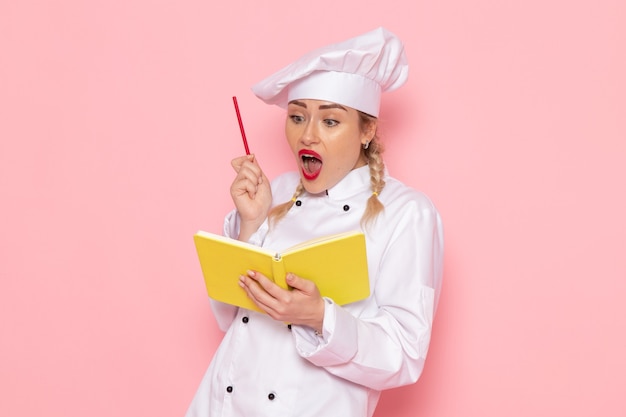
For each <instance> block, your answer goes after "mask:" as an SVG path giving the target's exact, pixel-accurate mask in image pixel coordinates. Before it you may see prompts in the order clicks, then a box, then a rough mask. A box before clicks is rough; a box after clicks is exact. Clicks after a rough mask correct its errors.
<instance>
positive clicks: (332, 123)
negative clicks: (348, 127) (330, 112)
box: [324, 119, 339, 127]
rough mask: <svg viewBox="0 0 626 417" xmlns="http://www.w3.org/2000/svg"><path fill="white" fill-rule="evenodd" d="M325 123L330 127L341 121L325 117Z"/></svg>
mask: <svg viewBox="0 0 626 417" xmlns="http://www.w3.org/2000/svg"><path fill="white" fill-rule="evenodd" d="M324 124H325V125H326V126H328V127H334V126H337V125H338V124H339V122H338V121H337V120H333V119H324Z"/></svg>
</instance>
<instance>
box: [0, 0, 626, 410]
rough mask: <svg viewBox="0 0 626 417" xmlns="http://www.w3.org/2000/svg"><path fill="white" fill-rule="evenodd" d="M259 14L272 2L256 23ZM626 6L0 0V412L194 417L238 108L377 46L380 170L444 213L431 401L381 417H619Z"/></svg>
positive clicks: (215, 336)
mask: <svg viewBox="0 0 626 417" xmlns="http://www.w3.org/2000/svg"><path fill="white" fill-rule="evenodd" d="M266 3H267V4H266ZM625 22H626V2H624V1H623V0H593V1H592V0H584V1H576V0H574V1H571V0H560V1H558V0H551V1H545V0H515V1H514V0H509V1H486V0H477V1H461V0H441V1H436V2H435V1H426V0H416V1H409V0H403V1H397V0H385V1H382V2H381V1H369V0H358V1H354V0H348V1H336V0H317V1H312V2H304V1H297V0H290V1H286V0H277V1H273V2H262V1H258V0H255V1H252V0H247V1H243V2H237V1H234V2H230V3H228V2H210V1H199V0H183V1H173V0H158V1H148V0H132V1H121V0H113V1H111V0H109V1H105V0H96V1H88V2H87V1H78V0H74V1H68V0H66V1H44V0H20V1H11V0H2V2H1V3H0V203H1V204H0V210H1V216H0V415H2V416H35V415H46V416H51V417H57V416H58V417H61V416H62V417H68V416H69V417H74V416H76V417H78V416H86V415H89V416H92V417H99V416H131V415H133V416H162V417H172V416H182V415H183V413H184V412H185V410H186V408H187V406H188V404H189V402H190V400H191V397H192V395H193V393H194V392H195V390H196V387H197V385H198V383H199V381H200V378H201V375H202V374H203V372H204V371H205V368H206V366H207V364H208V362H209V360H210V358H211V355H212V353H213V352H214V350H215V348H216V346H217V344H218V343H219V340H220V338H221V334H220V332H219V331H218V330H217V328H216V325H215V323H214V320H213V318H212V316H211V313H210V311H209V305H208V302H207V298H206V294H205V290H204V287H203V282H202V278H201V276H200V270H199V265H198V263H197V259H196V254H195V249H194V247H193V243H192V238H191V236H192V234H193V233H194V232H195V231H196V230H197V229H205V230H209V231H218V232H219V231H220V230H221V223H222V218H223V215H224V214H225V213H226V212H227V211H228V210H229V209H230V207H231V202H230V198H229V194H228V187H229V184H230V181H231V178H232V172H231V168H230V165H229V162H230V159H231V158H233V157H235V156H237V155H239V154H241V153H242V152H243V145H242V144H241V140H240V135H239V128H238V125H237V122H236V118H235V113H234V110H233V106H232V100H231V97H232V96H233V95H236V96H237V97H238V99H239V105H240V108H241V111H242V113H243V117H244V121H245V126H246V131H247V134H248V138H249V142H250V147H251V148H252V151H253V152H255V153H256V154H257V156H258V158H259V160H260V161H261V163H263V165H264V167H265V169H266V172H267V174H268V175H269V176H270V177H273V176H275V175H276V174H277V173H279V172H281V171H283V170H285V169H290V168H291V164H292V160H291V157H290V156H289V154H288V152H287V147H286V145H285V144H284V143H283V138H282V137H283V132H282V122H283V113H282V111H281V110H280V109H278V108H274V107H268V106H266V105H264V104H263V103H262V102H260V101H259V100H258V99H256V98H255V97H254V96H253V95H252V93H251V92H250V89H249V87H250V86H251V85H252V84H253V83H254V82H256V81H258V80H260V79H261V78H263V77H264V76H266V75H269V74H270V73H272V72H273V71H274V70H276V69H278V68H279V67H280V66H282V65H283V64H286V63H287V62H289V61H291V60H292V59H295V58H297V57H298V56H299V55H300V54H301V53H303V52H305V51H308V50H309V49H311V48H314V47H317V46H321V45H323V44H325V43H327V42H331V41H338V40H343V39H344V38H347V37H350V36H353V35H356V34H358V33H361V32H365V31H367V30H370V29H373V28H374V27H376V26H379V25H383V26H386V27H387V28H388V29H390V30H392V31H394V32H396V33H397V34H398V35H399V36H400V37H401V38H402V39H403V40H404V41H405V44H406V49H407V52H408V57H409V60H410V63H411V65H412V68H411V75H410V80H409V82H408V83H407V84H406V86H405V87H403V88H402V89H401V90H399V91H397V92H393V93H389V94H388V95H387V96H385V98H384V101H383V113H382V115H381V123H382V129H383V135H384V138H385V142H386V144H387V148H388V152H387V153H386V161H387V163H388V166H389V169H390V171H391V173H392V174H393V175H394V176H396V177H398V178H400V179H402V180H404V181H405V182H407V183H409V184H411V185H412V186H414V187H416V188H419V189H421V190H423V191H425V192H426V193H427V194H429V195H430V196H431V198H432V199H433V200H434V201H435V202H436V204H437V206H438V207H439V209H440V211H441V214H442V215H443V218H444V221H445V226H446V238H447V242H446V243H447V246H446V249H447V252H446V265H445V266H446V269H445V283H444V291H443V295H442V298H441V303H440V309H439V311H438V315H437V317H436V329H435V332H434V335H433V342H432V345H431V352H430V356H429V359H428V361H427V364H426V368H425V371H424V374H423V377H422V379H421V380H420V381H419V382H418V383H417V384H415V385H413V386H410V387H404V388H400V389H396V390H392V391H389V392H387V393H386V394H384V395H383V399H382V402H381V405H380V407H379V410H378V411H377V413H376V416H378V417H383V416H399V417H402V416H407V417H409V416H411V417H413V416H438V417H439V416H440V417H452V416H454V417H458V416H481V417H491V416H493V417H496V416H497V417H500V416H508V417H517V416H520V417H521V416H530V415H532V416H569V417H583V416H585V417H587V416H605V417H608V416H615V417H618V416H624V415H626V397H625V396H624V389H625V387H626V355H625V352H626V256H625V254H624V252H625V249H626V215H625V213H626V193H625V192H624V190H625V188H626V187H625V184H624V183H625V179H626V162H625V159H626V77H625V76H624V74H626V30H625V28H626V23H625Z"/></svg>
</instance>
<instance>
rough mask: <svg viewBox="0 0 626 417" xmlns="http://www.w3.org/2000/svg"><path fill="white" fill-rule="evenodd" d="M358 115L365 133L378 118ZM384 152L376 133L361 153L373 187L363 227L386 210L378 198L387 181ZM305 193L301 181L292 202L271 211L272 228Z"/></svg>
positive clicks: (269, 216)
mask: <svg viewBox="0 0 626 417" xmlns="http://www.w3.org/2000/svg"><path fill="white" fill-rule="evenodd" d="M358 113H359V127H360V129H361V131H363V132H365V131H367V130H368V128H369V127H370V125H371V124H372V123H374V122H375V121H376V118H375V117H374V116H370V115H369V114H366V113H363V112H361V111H359V112H358ZM383 150H384V148H383V145H382V143H380V139H379V137H378V132H375V133H374V136H373V137H372V139H371V141H370V142H369V144H368V145H367V147H365V148H362V149H361V152H362V153H363V155H364V156H365V158H366V159H367V164H368V166H369V169H370V184H371V187H372V195H371V196H370V198H368V199H367V205H366V207H365V212H364V213H363V217H361V227H367V226H368V225H369V224H371V223H372V222H374V221H375V220H376V217H377V216H378V215H379V214H380V213H381V212H382V211H383V210H384V208H385V206H384V205H383V203H381V202H380V200H379V199H378V196H379V195H380V193H381V191H382V190H383V188H384V187H385V180H384V179H383V176H384V172H385V163H384V162H383V157H382V153H383ZM303 192H304V185H302V181H300V182H299V183H298V186H297V187H296V191H295V192H294V193H293V196H292V197H291V200H289V201H287V202H285V203H282V204H278V205H277V206H275V207H273V208H272V209H271V210H270V212H269V214H268V220H269V224H270V227H272V226H274V225H275V224H276V223H278V222H279V221H280V220H281V219H282V218H283V217H285V215H286V214H287V212H288V211H289V210H290V209H291V207H293V205H294V203H295V202H296V201H297V199H298V197H300V195H301V194H302V193H303Z"/></svg>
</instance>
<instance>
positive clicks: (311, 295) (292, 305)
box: [239, 271, 325, 332]
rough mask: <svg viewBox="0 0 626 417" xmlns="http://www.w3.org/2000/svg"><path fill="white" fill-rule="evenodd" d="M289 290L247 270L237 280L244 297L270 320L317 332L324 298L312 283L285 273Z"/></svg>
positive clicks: (321, 320)
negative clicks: (244, 293)
mask: <svg viewBox="0 0 626 417" xmlns="http://www.w3.org/2000/svg"><path fill="white" fill-rule="evenodd" d="M285 280H286V282H287V285H289V287H291V290H286V289H284V288H281V287H279V286H278V285H276V284H275V283H274V282H272V281H271V280H270V279H269V278H267V277H266V276H265V275H263V274H261V273H260V272H256V271H248V273H247V275H242V276H241V277H239V285H240V286H241V287H242V288H243V289H244V290H246V293H247V294H248V297H250V299H251V300H252V301H253V302H254V303H255V304H256V305H257V306H258V307H259V308H260V309H261V310H263V311H265V312H266V313H267V314H268V315H269V316H270V317H272V318H273V319H274V320H280V321H282V322H285V323H291V324H296V325H304V326H309V327H311V328H313V329H314V330H316V331H318V332H321V331H322V325H323V323H324V304H325V302H324V299H323V298H322V296H321V294H320V292H319V290H318V288H317V285H315V283H314V282H313V281H309V280H308V279H304V278H301V277H299V276H297V275H295V274H292V273H288V274H287V276H286V277H285Z"/></svg>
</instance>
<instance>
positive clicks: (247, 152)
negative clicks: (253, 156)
mask: <svg viewBox="0 0 626 417" xmlns="http://www.w3.org/2000/svg"><path fill="white" fill-rule="evenodd" d="M233 103H234V104H235V111H236V112H237V120H238V121H239V130H241V138H242V139H243V146H244V147H245V148H246V155H250V149H248V141H247V140H246V132H245V131H244V130H243V122H242V121H241V114H239V106H238V105H237V97H235V96H233Z"/></svg>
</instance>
